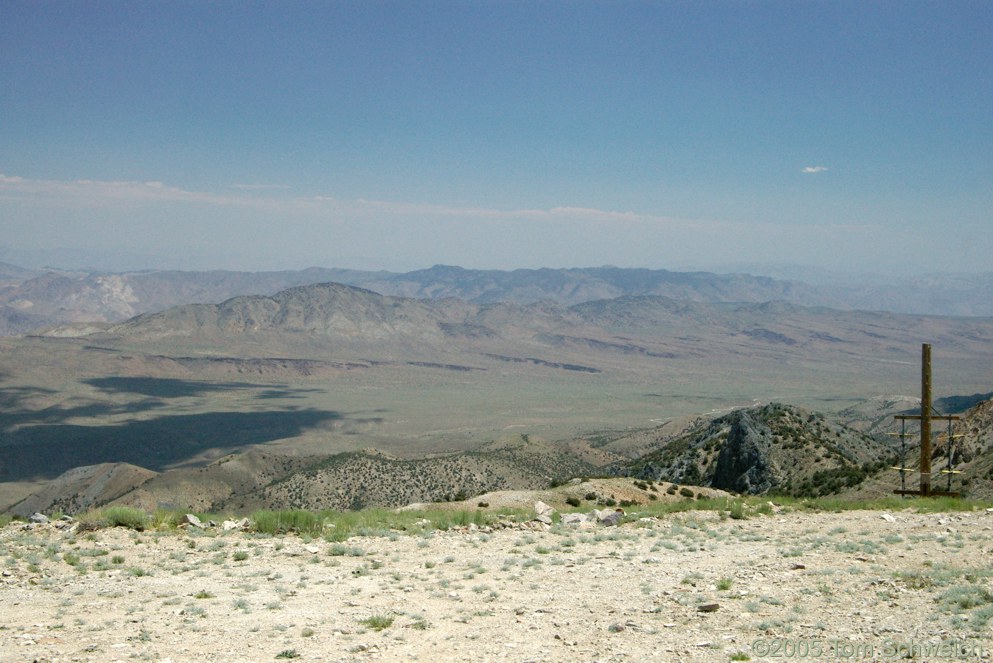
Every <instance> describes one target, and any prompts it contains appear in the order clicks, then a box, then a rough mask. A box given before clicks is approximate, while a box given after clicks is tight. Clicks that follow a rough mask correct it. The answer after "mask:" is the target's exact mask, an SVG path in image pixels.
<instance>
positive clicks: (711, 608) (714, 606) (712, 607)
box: [696, 603, 721, 612]
mask: <svg viewBox="0 0 993 663" xmlns="http://www.w3.org/2000/svg"><path fill="white" fill-rule="evenodd" d="M720 608H721V604H720V603H701V604H700V605H698V606H697V607H696V609H697V612H717V611H718V610H720Z"/></svg>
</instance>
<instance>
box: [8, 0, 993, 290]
mask: <svg viewBox="0 0 993 663" xmlns="http://www.w3.org/2000/svg"><path fill="white" fill-rule="evenodd" d="M991 219H993V3H991V2H989V1H987V0H983V1H975V2H968V1H940V2H938V1H936V2H915V1H913V0H905V1H904V0H902V1H899V2H895V1H893V2H890V1H885V0H883V1H878V2H866V1H864V0H859V1H857V2H845V1H840V0H839V1H830V2H817V1H803V2H774V1H769V2H700V1H694V2H613V1H611V2H607V1H604V2H583V1H570V2H481V1H465V2H418V1H409V0H408V1H402V2H372V1H361V2H360V1H356V2H302V1H287V2H265V3H262V2H244V1H238V2H225V1H220V2H200V1H197V2H132V1H128V2H106V1H100V0H88V1H87V2H69V1H62V2H47V1H37V0H31V1H21V0H0V260H7V261H9V262H22V263H24V262H26V261H29V260H42V261H47V262H57V261H61V262H63V263H65V264H74V265H75V264H89V265H94V266H100V267H105V268H136V267H180V268H209V267H223V268H240V269H273V268H298V267H306V266H310V265H321V266H328V267H333V266H340V267H359V268H387V269H413V268H419V267H426V266H429V265H431V264H434V263H447V264H458V265H463V266H466V267H485V268H514V267H539V266H551V267H559V266H593V265H603V264H614V265H620V266H641V267H662V268H670V269H674V268H684V267H687V266H697V267H703V268H718V267H720V266H722V265H726V264H729V263H740V262H749V263H757V262H778V263H801V264H811V265H816V266H819V267H826V268H835V269H846V270H849V269H858V270H869V271H891V270H903V271H909V270H914V269H916V268H917V267H918V265H920V264H922V263H923V264H927V265H928V266H929V268H930V270H931V271H990V270H993V240H991V234H993V233H991V231H993V224H991Z"/></svg>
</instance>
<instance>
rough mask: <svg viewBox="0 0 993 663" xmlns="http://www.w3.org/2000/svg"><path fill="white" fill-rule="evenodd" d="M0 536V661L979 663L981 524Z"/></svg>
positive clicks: (984, 571) (715, 521)
mask: <svg viewBox="0 0 993 663" xmlns="http://www.w3.org/2000/svg"><path fill="white" fill-rule="evenodd" d="M530 527H537V525H536V524H535V525H527V526H522V525H518V526H513V527H507V528H492V529H490V528H476V527H469V528H463V529H461V530H449V531H424V532H421V533H416V534H407V533H397V532H383V533H380V534H378V535H375V536H362V537H354V538H351V539H348V540H347V541H344V542H329V541H326V540H324V539H306V538H300V537H296V536H286V537H267V536H260V535H255V534H250V533H246V532H238V531H232V532H226V533H225V532H219V531H198V530H187V531H170V532H135V531H132V530H127V529H122V528H114V529H103V530H97V531H91V532H82V531H80V532H73V530H72V528H70V527H67V526H64V527H63V528H62V529H59V528H57V527H56V526H55V525H52V524H47V525H26V524H24V523H12V524H10V525H8V526H7V527H5V528H4V529H3V530H0V573H2V577H0V615H2V617H0V661H2V662H3V663H8V662H13V661H100V662H103V661H173V662H179V661H274V660H284V659H286V660H289V659H294V658H298V659H300V660H309V661H365V660H381V661H473V662H477V661H519V662H524V661H730V660H763V659H765V658H769V659H777V658H778V659H784V658H790V659H800V658H805V659H814V660H817V659H821V660H903V659H906V658H911V659H913V660H922V661H945V660H978V659H981V660H989V659H993V637H991V635H993V633H991V628H993V626H991V623H990V622H989V621H988V620H990V619H991V618H993V557H991V553H993V513H988V512H986V511H973V512H966V513H951V514H919V513H914V512H912V511H896V512H890V513H883V512H879V511H857V512H845V513H810V512H789V513H785V512H784V513H779V514H773V515H753V516H750V517H748V518H746V519H739V520H735V519H731V518H728V517H727V516H726V515H724V516H723V517H722V516H721V515H720V514H718V513H715V512H687V513H682V514H677V515H673V516H667V517H664V518H659V519H645V520H636V521H635V522H628V523H624V524H622V525H621V526H619V527H602V526H598V527H596V528H591V529H579V528H572V527H567V526H563V525H558V524H557V525H554V526H553V527H552V528H551V529H549V530H542V529H540V528H538V529H530Z"/></svg>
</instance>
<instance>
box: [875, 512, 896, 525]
mask: <svg viewBox="0 0 993 663" xmlns="http://www.w3.org/2000/svg"><path fill="white" fill-rule="evenodd" d="M879 517H880V518H882V519H883V520H885V521H886V522H888V523H895V522H896V518H894V517H893V516H891V515H890V514H888V513H883V514H882V515H880V516H879Z"/></svg>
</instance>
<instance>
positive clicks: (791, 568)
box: [790, 564, 807, 571]
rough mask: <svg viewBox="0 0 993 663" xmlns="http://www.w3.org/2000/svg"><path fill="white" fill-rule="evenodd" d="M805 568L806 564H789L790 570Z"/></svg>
mask: <svg viewBox="0 0 993 663" xmlns="http://www.w3.org/2000/svg"><path fill="white" fill-rule="evenodd" d="M805 568H807V565H806V564H790V571H802V570H803V569H805Z"/></svg>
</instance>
